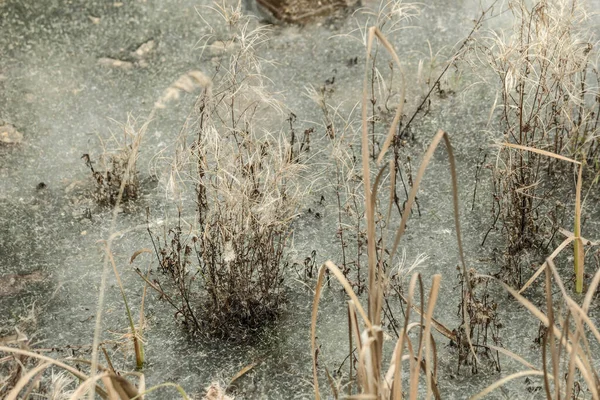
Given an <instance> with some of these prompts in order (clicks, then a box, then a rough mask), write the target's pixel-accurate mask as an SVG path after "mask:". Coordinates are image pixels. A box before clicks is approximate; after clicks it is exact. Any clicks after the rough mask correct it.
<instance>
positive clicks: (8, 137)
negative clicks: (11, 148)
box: [0, 124, 23, 144]
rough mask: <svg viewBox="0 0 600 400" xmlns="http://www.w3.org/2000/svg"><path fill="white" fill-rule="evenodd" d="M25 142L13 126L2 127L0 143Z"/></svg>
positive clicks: (4, 125)
mask: <svg viewBox="0 0 600 400" xmlns="http://www.w3.org/2000/svg"><path fill="white" fill-rule="evenodd" d="M22 141H23V134H22V133H21V132H19V131H18V130H17V128H15V126H14V125H11V124H3V125H0V143H5V144H19V143H21V142H22Z"/></svg>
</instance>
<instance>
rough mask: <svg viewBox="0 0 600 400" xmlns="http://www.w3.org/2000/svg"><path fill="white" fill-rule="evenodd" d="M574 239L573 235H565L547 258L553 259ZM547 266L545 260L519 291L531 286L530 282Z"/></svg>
mask: <svg viewBox="0 0 600 400" xmlns="http://www.w3.org/2000/svg"><path fill="white" fill-rule="evenodd" d="M574 239H575V237H574V236H571V237H567V238H566V239H565V240H563V242H562V243H561V244H560V245H559V246H558V247H557V248H556V249H554V251H553V252H552V254H550V256H549V257H548V259H549V260H554V258H556V256H557V255H558V254H559V253H560V252H561V251H563V250H564V248H565V247H567V245H568V244H569V243H571V242H572V241H573V240H574ZM546 266H547V261H545V262H544V263H543V264H542V265H541V266H540V267H539V268H538V269H537V271H535V273H534V274H533V275H532V276H531V278H529V280H528V281H527V282H525V284H524V285H523V287H522V288H521V289H520V290H519V293H523V292H524V291H525V290H526V289H527V288H528V287H529V286H531V284H532V283H533V282H535V280H536V279H537V278H538V276H540V274H541V273H542V272H544V268H546Z"/></svg>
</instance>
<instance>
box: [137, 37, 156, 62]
mask: <svg viewBox="0 0 600 400" xmlns="http://www.w3.org/2000/svg"><path fill="white" fill-rule="evenodd" d="M154 49H156V42H155V41H154V40H153V39H150V40H148V41H147V42H145V43H142V44H141V45H140V46H139V47H138V48H137V49H135V51H133V52H132V53H131V56H132V57H135V58H137V59H142V58H145V57H147V56H148V54H150V53H151V52H152V51H154Z"/></svg>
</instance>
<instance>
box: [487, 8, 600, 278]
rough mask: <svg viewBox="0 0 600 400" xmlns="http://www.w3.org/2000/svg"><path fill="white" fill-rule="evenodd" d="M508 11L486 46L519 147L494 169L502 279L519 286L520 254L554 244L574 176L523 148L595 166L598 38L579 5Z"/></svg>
mask: <svg viewBox="0 0 600 400" xmlns="http://www.w3.org/2000/svg"><path fill="white" fill-rule="evenodd" d="M509 8H510V10H511V12H512V13H513V15H514V26H513V28H512V31H511V32H509V33H506V34H505V33H494V34H493V36H492V37H491V38H490V39H489V43H487V44H485V45H484V46H483V47H484V53H485V55H486V57H487V60H488V63H489V65H491V67H492V69H493V70H494V72H495V73H496V75H497V76H498V78H499V79H500V90H499V93H498V96H497V100H496V101H497V103H498V104H499V105H498V108H499V109H500V111H501V113H500V114H501V124H502V130H503V142H504V143H508V144H511V145H516V146H501V148H500V150H499V152H498V156H497V159H496V163H495V166H494V169H493V201H494V205H493V214H494V221H495V222H494V224H495V223H496V221H499V222H500V224H501V230H502V232H503V236H504V237H505V238H506V242H507V244H506V250H505V257H504V258H505V263H504V264H505V271H506V273H505V274H504V275H505V279H507V281H510V282H511V283H512V284H514V285H522V284H523V281H522V279H523V278H522V275H523V273H522V268H523V265H524V264H525V263H524V262H520V260H526V258H524V257H522V255H523V254H524V252H526V251H530V250H533V253H534V254H540V253H543V252H544V250H545V249H547V248H548V247H549V246H550V244H551V241H552V238H553V237H554V236H555V235H556V233H557V232H558V229H559V227H560V226H561V225H562V224H563V222H564V221H563V219H564V216H565V213H564V208H565V205H566V203H567V202H566V201H565V200H564V197H565V194H568V193H565V190H564V187H565V185H564V183H565V182H566V180H565V179H563V177H565V176H568V175H570V174H572V173H573V172H572V170H570V169H565V166H566V165H568V164H564V163H562V162H561V161H560V160H559V159H558V158H556V157H548V156H546V155H544V154H542V153H536V152H530V151H527V150H526V149H524V148H523V147H527V148H534V149H538V150H542V151H546V152H548V153H552V154H556V155H560V156H565V157H569V158H571V159H573V160H575V161H577V162H579V163H581V164H582V165H583V166H584V167H585V168H586V169H589V170H591V171H594V170H597V169H598V155H599V151H600V150H599V147H600V141H599V140H598V137H599V136H598V133H599V131H600V126H599V124H598V122H599V118H600V92H599V89H598V88H599V85H598V82H599V75H598V70H597V66H596V65H595V64H594V61H595V60H594V57H597V54H598V52H597V49H596V47H597V43H596V42H595V41H594V39H593V36H592V35H591V34H590V33H589V32H587V31H586V30H585V28H584V26H585V24H586V18H587V15H586V12H585V10H584V8H583V6H582V5H581V4H580V2H577V1H570V0H558V1H539V2H534V3H533V4H531V5H529V4H528V3H525V2H522V1H511V2H510V7H509ZM518 146H522V147H521V148H519V147H518ZM568 192H570V190H569V191H568Z"/></svg>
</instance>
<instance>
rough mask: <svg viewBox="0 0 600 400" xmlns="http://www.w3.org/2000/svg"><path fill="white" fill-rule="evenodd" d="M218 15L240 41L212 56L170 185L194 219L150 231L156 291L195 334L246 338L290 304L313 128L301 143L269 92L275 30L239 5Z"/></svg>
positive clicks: (219, 9)
mask: <svg viewBox="0 0 600 400" xmlns="http://www.w3.org/2000/svg"><path fill="white" fill-rule="evenodd" d="M213 12H218V13H219V14H221V16H222V17H223V18H224V19H225V21H227V23H228V32H227V33H225V34H224V35H225V36H226V39H225V40H226V41H228V42H231V43H235V44H236V45H235V46H232V47H231V48H230V50H231V51H230V53H225V54H223V55H222V56H221V57H220V58H219V59H218V60H214V61H215V69H214V71H213V73H212V77H211V79H209V80H206V79H203V85H202V92H201V94H200V95H199V97H198V99H197V101H196V104H195V107H194V112H193V120H192V119H190V120H189V121H188V122H187V123H186V127H185V129H183V130H182V133H181V135H180V137H179V140H178V143H177V147H176V149H175V152H176V154H175V159H174V161H173V163H172V164H171V174H170V178H169V180H168V184H167V186H168V188H169V189H170V193H171V194H174V195H176V196H181V195H182V193H183V192H184V191H185V190H190V191H193V192H194V197H195V202H196V213H195V214H196V216H195V218H194V220H193V221H192V222H189V221H185V220H183V219H182V218H178V222H177V223H176V224H175V226H173V227H172V228H170V229H167V230H166V231H165V232H163V233H162V235H157V234H155V233H153V232H151V233H150V234H151V236H152V239H153V244H154V248H155V250H156V256H157V258H158V261H159V265H160V270H161V271H162V272H163V274H164V276H165V278H167V282H162V278H159V279H158V281H159V283H158V284H157V285H155V289H157V290H159V291H160V292H161V294H162V295H163V296H165V298H168V299H169V302H170V303H171V304H172V305H173V306H174V307H175V308H176V309H177V315H178V316H179V317H181V319H182V320H183V321H184V322H185V324H186V326H187V327H188V328H190V329H191V330H192V331H194V332H197V333H204V334H213V335H217V336H221V337H229V338H236V339H243V338H245V337H247V336H248V333H249V332H253V331H255V330H257V329H259V328H261V327H263V326H264V325H265V324H266V323H268V322H269V321H272V320H274V319H275V318H276V317H277V315H278V314H279V312H280V310H281V306H282V305H283V302H284V292H283V281H284V279H283V272H284V267H285V266H286V265H287V261H286V259H285V253H286V249H287V247H288V246H289V244H288V239H289V235H290V232H291V224H292V221H293V218H294V216H295V214H296V207H297V203H298V200H299V196H300V194H301V192H300V187H299V184H298V183H299V181H298V172H299V171H300V170H301V169H302V165H301V163H299V160H300V158H299V156H300V154H301V153H302V152H304V151H305V147H306V146H308V145H309V140H310V139H309V135H310V132H309V133H306V132H305V135H304V139H302V140H298V139H299V138H298V139H297V138H296V136H295V131H294V127H293V121H294V119H295V116H294V115H293V114H290V116H289V118H288V119H287V122H286V120H285V118H284V112H283V109H282V108H281V105H280V104H279V103H278V102H277V101H276V100H275V99H274V98H273V96H272V95H271V94H270V93H269V92H268V91H267V90H266V88H265V83H264V78H263V76H262V75H261V70H262V65H263V63H264V61H263V60H261V59H259V58H258V57H257V56H256V55H255V51H256V49H257V48H259V47H260V46H261V45H262V44H263V43H264V42H265V41H266V40H267V39H268V29H267V28H266V27H263V26H254V21H253V20H252V19H250V18H249V17H245V16H243V15H242V14H241V5H240V4H238V5H237V6H235V7H229V6H220V7H217V8H215V9H213ZM214 35H215V36H216V35H217V34H216V33H215V34H214ZM205 76H206V75H205ZM286 125H288V126H289V135H290V136H289V137H288V136H287V134H286V128H285V126H286ZM159 286H160V287H159Z"/></svg>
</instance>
